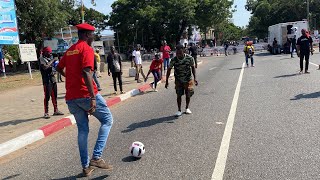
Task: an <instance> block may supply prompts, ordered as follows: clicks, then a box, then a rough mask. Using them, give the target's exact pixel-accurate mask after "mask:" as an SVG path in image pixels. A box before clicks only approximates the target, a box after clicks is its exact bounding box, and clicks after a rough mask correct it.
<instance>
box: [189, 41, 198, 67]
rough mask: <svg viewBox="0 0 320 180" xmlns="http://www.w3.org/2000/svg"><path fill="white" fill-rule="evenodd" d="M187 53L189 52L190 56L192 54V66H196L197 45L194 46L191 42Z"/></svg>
mask: <svg viewBox="0 0 320 180" xmlns="http://www.w3.org/2000/svg"><path fill="white" fill-rule="evenodd" d="M189 54H191V56H192V57H193V59H194V63H195V65H194V67H195V68H198V64H197V62H198V60H197V57H198V47H197V46H196V44H195V43H191V46H190V48H189Z"/></svg>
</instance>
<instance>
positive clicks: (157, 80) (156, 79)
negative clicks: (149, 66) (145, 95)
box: [152, 70, 161, 89]
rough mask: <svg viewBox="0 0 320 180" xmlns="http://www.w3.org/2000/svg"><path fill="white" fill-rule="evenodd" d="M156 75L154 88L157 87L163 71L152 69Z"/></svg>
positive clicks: (154, 75)
mask: <svg viewBox="0 0 320 180" xmlns="http://www.w3.org/2000/svg"><path fill="white" fill-rule="evenodd" d="M152 74H153V77H154V88H155V89H157V84H158V82H159V81H160V80H161V72H160V71H157V70H155V71H152Z"/></svg>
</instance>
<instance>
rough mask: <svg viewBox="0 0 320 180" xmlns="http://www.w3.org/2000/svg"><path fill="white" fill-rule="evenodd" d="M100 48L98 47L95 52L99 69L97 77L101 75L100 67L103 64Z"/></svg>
mask: <svg viewBox="0 0 320 180" xmlns="http://www.w3.org/2000/svg"><path fill="white" fill-rule="evenodd" d="M99 53H100V50H99V49H96V52H95V53H94V56H95V58H96V60H97V70H96V73H97V78H99V77H101V69H100V65H101V57H100V54H99Z"/></svg>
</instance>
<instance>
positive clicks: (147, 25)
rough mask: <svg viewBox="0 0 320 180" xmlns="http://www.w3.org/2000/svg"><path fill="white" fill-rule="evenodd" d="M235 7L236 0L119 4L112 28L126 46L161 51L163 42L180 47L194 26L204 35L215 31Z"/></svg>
mask: <svg viewBox="0 0 320 180" xmlns="http://www.w3.org/2000/svg"><path fill="white" fill-rule="evenodd" d="M232 4H233V0H118V1H116V2H114V3H113V4H112V12H111V14H110V20H109V25H110V26H111V28H112V29H113V30H114V31H115V32H118V34H119V39H120V42H121V44H122V45H125V46H127V45H129V44H134V43H135V44H136V43H139V44H145V45H146V46H147V47H158V46H159V45H160V42H161V40H163V39H166V40H167V41H168V43H173V44H175V43H177V42H178V41H179V40H180V38H181V36H182V35H183V34H184V33H186V34H188V27H191V26H193V25H195V26H197V27H199V28H200V29H201V30H202V31H203V32H205V31H206V29H207V28H210V27H214V25H216V24H218V23H220V22H222V21H224V20H225V19H226V18H228V17H230V14H231V9H230V8H231V5H232ZM186 31H187V32H186ZM189 31H190V30H189ZM116 34H117V33H116Z"/></svg>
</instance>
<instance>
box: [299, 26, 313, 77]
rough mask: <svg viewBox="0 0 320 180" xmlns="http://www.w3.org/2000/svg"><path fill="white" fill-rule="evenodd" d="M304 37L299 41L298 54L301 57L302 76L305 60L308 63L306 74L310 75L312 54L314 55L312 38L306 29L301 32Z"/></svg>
mask: <svg viewBox="0 0 320 180" xmlns="http://www.w3.org/2000/svg"><path fill="white" fill-rule="evenodd" d="M301 33H302V36H301V37H299V38H298V41H297V54H298V57H300V74H301V73H302V72H303V60H305V61H306V67H305V71H304V72H305V73H306V74H309V71H308V68H309V58H310V53H311V55H313V46H312V43H313V41H312V38H311V37H310V35H309V34H307V30H306V29H302V30H301Z"/></svg>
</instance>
